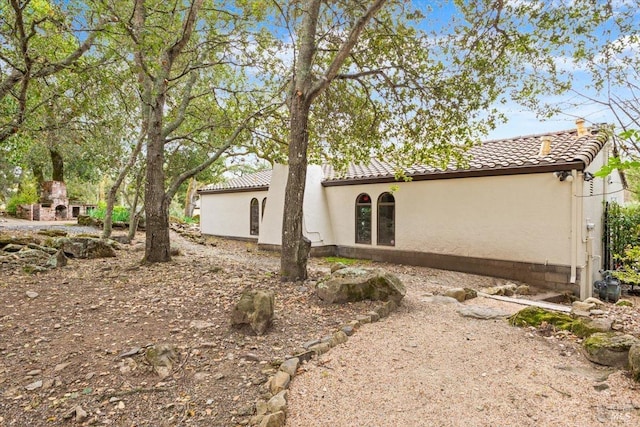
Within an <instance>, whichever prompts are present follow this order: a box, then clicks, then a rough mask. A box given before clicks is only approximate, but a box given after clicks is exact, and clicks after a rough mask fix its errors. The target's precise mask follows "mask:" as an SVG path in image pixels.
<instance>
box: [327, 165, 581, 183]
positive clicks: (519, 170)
mask: <svg viewBox="0 0 640 427" xmlns="http://www.w3.org/2000/svg"><path fill="white" fill-rule="evenodd" d="M585 167H586V164H585V163H584V162H583V161H581V160H574V161H571V162H562V163H553V164H547V165H527V166H512V167H505V168H492V169H471V170H460V171H449V172H447V171H445V172H432V173H422V174H414V175H408V176H409V177H411V180H412V181H429V180H436V179H453V178H475V177H483V176H502V175H524V174H533V173H546V172H558V171H570V170H574V169H575V170H580V171H582V170H584V169H585ZM390 182H402V180H397V179H396V178H395V176H380V177H365V178H348V179H334V180H330V181H323V182H322V186H323V187H334V186H340V185H357V184H379V183H390Z"/></svg>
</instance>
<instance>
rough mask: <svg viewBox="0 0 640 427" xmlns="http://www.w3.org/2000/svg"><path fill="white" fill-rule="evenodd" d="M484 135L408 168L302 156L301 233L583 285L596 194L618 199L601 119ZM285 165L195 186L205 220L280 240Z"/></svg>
mask: <svg viewBox="0 0 640 427" xmlns="http://www.w3.org/2000/svg"><path fill="white" fill-rule="evenodd" d="M577 125H578V126H577V128H576V129H572V130H567V131H561V132H553V133H547V134H540V135H530V136H521V137H516V138H511V139H505V140H492V141H486V142H484V143H483V144H481V145H478V146H477V147H474V148H472V149H471V150H470V151H469V153H468V156H469V157H468V158H469V162H468V165H467V166H466V167H455V166H452V167H450V168H447V169H446V170H439V169H435V168H431V167H426V166H414V167H411V168H407V169H406V173H407V175H408V176H410V177H411V178H412V180H411V181H409V182H404V181H400V182H398V181H396V180H395V178H394V169H393V167H392V165H389V164H387V163H385V162H382V161H379V160H375V159H373V160H371V163H370V164H368V165H355V164H354V165H351V166H350V167H349V168H348V170H347V172H346V173H344V174H338V173H337V172H336V171H335V170H333V169H332V168H331V167H330V166H309V169H308V174H307V181H306V192H305V200H304V220H303V221H304V233H305V235H306V237H308V238H309V239H310V240H311V244H312V254H314V253H315V254H322V255H328V254H335V255H339V256H344V257H354V258H363V259H372V260H377V261H389V262H395V263H405V264H414V265H422V266H428V267H435V268H441V269H447V270H456V271H462V272H468V273H475V274H481V275H488V276H495V277H502V278H507V279H513V280H518V281H522V282H526V283H528V284H530V285H532V286H536V287H540V288H546V289H552V290H556V291H571V292H573V293H575V294H576V295H579V296H580V297H581V298H586V297H587V296H589V295H590V293H591V289H592V283H593V281H594V280H596V279H598V278H599V273H598V270H599V269H600V268H602V267H601V266H602V253H603V248H602V243H601V242H602V238H601V236H602V227H603V210H604V203H605V202H607V201H613V200H617V201H622V200H621V199H622V195H623V183H622V180H621V177H620V176H618V175H617V174H616V175H615V176H614V175H611V176H609V177H606V178H596V177H594V176H593V173H594V172H596V171H597V170H598V169H599V168H600V167H601V166H602V165H603V164H604V163H605V162H606V161H607V158H608V157H609V156H610V155H611V148H612V147H611V145H612V144H611V141H609V140H608V139H607V137H606V133H605V132H603V131H599V129H598V128H597V127H592V128H587V127H585V126H584V125H583V122H582V121H578V122H577ZM286 177H287V167H286V166H284V165H276V166H275V167H274V168H273V170H270V171H262V172H257V173H254V174H250V175H247V176H243V177H241V178H236V179H231V180H229V181H228V182H226V183H224V184H216V185H210V186H207V187H204V188H202V189H201V190H200V191H199V193H200V196H201V231H202V233H204V234H207V235H215V236H224V237H230V238H239V239H250V240H254V241H257V242H258V244H259V245H260V247H262V248H272V249H276V248H278V247H279V245H280V243H281V229H282V213H283V205H284V188H285V183H286Z"/></svg>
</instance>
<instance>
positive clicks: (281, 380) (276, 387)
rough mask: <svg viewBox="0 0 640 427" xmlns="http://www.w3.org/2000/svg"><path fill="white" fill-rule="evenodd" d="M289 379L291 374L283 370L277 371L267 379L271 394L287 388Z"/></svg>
mask: <svg viewBox="0 0 640 427" xmlns="http://www.w3.org/2000/svg"><path fill="white" fill-rule="evenodd" d="M289 381H291V375H289V374H288V373H286V372H284V371H278V372H276V374H275V375H274V376H273V377H271V381H269V391H271V394H274V395H275V394H278V393H280V392H281V391H282V390H284V389H286V388H287V386H288V385H289Z"/></svg>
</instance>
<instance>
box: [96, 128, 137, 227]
mask: <svg viewBox="0 0 640 427" xmlns="http://www.w3.org/2000/svg"><path fill="white" fill-rule="evenodd" d="M146 130H147V125H146V122H145V121H144V120H143V126H142V131H143V132H146ZM143 142H144V133H143V134H141V135H140V137H139V138H138V142H137V144H136V146H135V147H134V148H133V151H132V152H131V154H130V155H129V160H128V161H127V164H126V165H125V166H124V167H123V168H122V169H121V170H120V172H119V173H118V176H117V177H116V180H115V182H114V183H113V185H112V186H111V188H110V189H109V194H108V195H107V207H106V211H105V215H104V224H103V227H102V238H103V239H106V238H108V237H110V236H111V231H112V225H113V219H112V218H111V214H112V213H113V205H114V204H115V203H116V195H117V194H118V190H119V189H120V186H121V185H122V181H124V178H125V177H126V176H127V174H128V173H129V170H131V168H132V167H133V165H134V164H135V163H136V160H137V159H138V155H139V154H140V151H141V150H142V143H143ZM137 195H138V193H137V192H136V196H137ZM129 221H131V216H129Z"/></svg>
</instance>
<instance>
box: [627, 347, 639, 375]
mask: <svg viewBox="0 0 640 427" xmlns="http://www.w3.org/2000/svg"><path fill="white" fill-rule="evenodd" d="M629 370H630V371H631V375H632V376H633V379H635V380H636V381H640V340H639V341H636V342H635V343H634V344H633V345H632V346H631V347H630V348H629Z"/></svg>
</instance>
